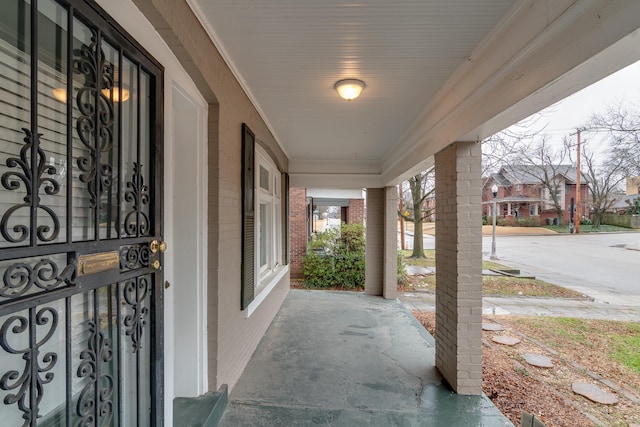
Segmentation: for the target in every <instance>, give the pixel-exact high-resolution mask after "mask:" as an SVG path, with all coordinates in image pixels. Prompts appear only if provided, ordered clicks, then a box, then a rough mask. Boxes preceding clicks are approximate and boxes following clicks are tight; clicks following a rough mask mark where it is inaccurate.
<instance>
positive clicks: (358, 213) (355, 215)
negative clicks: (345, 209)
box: [347, 199, 364, 224]
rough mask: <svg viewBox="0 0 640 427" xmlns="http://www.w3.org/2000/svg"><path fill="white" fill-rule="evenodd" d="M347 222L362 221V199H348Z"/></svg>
mask: <svg viewBox="0 0 640 427" xmlns="http://www.w3.org/2000/svg"><path fill="white" fill-rule="evenodd" d="M347 222H348V223H349V224H353V223H356V222H359V223H360V224H362V223H363V222H364V199H349V218H348V219H347Z"/></svg>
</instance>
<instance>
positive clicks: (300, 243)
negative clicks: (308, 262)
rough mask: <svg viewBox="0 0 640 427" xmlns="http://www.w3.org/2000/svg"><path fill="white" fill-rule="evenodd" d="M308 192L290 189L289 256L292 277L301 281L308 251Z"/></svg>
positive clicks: (302, 189) (300, 189) (301, 189)
mask: <svg viewBox="0 0 640 427" xmlns="http://www.w3.org/2000/svg"><path fill="white" fill-rule="evenodd" d="M306 200H307V190H306V189H304V188H291V189H289V203H290V204H289V256H290V257H291V258H290V260H291V263H290V268H291V277H294V278H297V279H301V278H303V277H304V275H303V274H302V268H303V260H304V255H305V252H306V250H307V202H306Z"/></svg>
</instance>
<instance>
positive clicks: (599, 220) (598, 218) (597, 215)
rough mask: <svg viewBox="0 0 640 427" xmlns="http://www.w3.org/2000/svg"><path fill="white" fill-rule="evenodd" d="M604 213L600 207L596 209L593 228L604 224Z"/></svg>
mask: <svg viewBox="0 0 640 427" xmlns="http://www.w3.org/2000/svg"><path fill="white" fill-rule="evenodd" d="M602 214H603V212H602V211H600V209H596V210H595V211H594V213H593V228H599V227H600V224H602Z"/></svg>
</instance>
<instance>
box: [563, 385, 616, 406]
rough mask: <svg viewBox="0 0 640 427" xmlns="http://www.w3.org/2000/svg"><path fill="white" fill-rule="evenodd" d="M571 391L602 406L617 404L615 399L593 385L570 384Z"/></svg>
mask: <svg viewBox="0 0 640 427" xmlns="http://www.w3.org/2000/svg"><path fill="white" fill-rule="evenodd" d="M571 389H572V390H573V392H574V393H576V394H579V395H581V396H584V397H586V398H587V399H589V400H591V401H592V402H596V403H602V404H603V405H615V404H616V403H618V398H617V397H615V396H614V395H613V394H610V393H607V392H606V391H604V390H602V389H601V388H600V387H597V386H595V385H593V384H589V383H573V384H571Z"/></svg>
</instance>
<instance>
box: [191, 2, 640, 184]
mask: <svg viewBox="0 0 640 427" xmlns="http://www.w3.org/2000/svg"><path fill="white" fill-rule="evenodd" d="M188 1H189V3H190V5H191V7H192V9H193V10H194V12H195V13H196V15H197V16H198V18H199V19H200V21H201V22H202V23H203V25H204V27H205V28H206V29H207V31H208V32H209V34H210V36H211V37H212V39H213V40H214V42H215V44H216V45H217V47H218V49H219V50H220V51H221V53H222V55H223V56H224V57H225V59H226V60H227V62H228V64H229V65H230V67H231V69H232V70H233V72H234V73H235V75H236V77H237V78H238V80H239V81H240V83H241V85H242V86H243V87H244V89H245V91H246V92H247V94H248V95H249V97H250V98H251V99H252V101H253V102H254V104H255V105H256V107H257V108H258V110H259V112H260V113H261V115H262V117H263V119H264V120H265V121H266V122H267V125H268V126H269V128H270V129H271V131H272V132H273V134H274V136H275V138H276V140H277V141H278V142H279V143H280V144H281V146H282V148H283V150H284V151H285V153H286V154H287V155H288V157H289V159H290V162H289V165H290V170H289V172H290V173H291V174H292V185H295V184H303V186H310V185H323V186H326V187H342V186H345V184H344V181H345V179H344V178H345V177H348V178H350V179H351V181H350V182H351V183H356V185H355V187H357V186H359V183H362V184H363V186H366V185H371V184H376V183H378V184H380V185H385V184H389V183H393V182H394V181H397V180H398V179H399V178H402V177H404V176H407V174H408V173H410V172H411V170H412V169H413V170H415V169H419V168H420V167H421V166H423V165H424V164H425V162H428V159H429V157H430V156H432V155H433V154H434V153H435V152H437V151H439V150H440V149H442V148H443V147H445V146H446V145H448V144H449V143H451V142H453V141H455V140H460V139H463V138H465V139H467V140H469V139H473V140H476V139H481V138H483V137H486V136H488V135H489V134H491V133H493V132H495V131H497V130H500V129H501V128H503V127H505V126H507V125H509V124H511V123H513V122H514V121H516V120H518V119H520V118H522V117H525V116H526V115H528V114H530V113H533V112H535V111H537V110H538V109H540V108H542V107H544V106H546V105H548V104H550V103H552V102H554V101H557V100H558V99H560V98H561V97H563V96H566V95H568V94H569V93H572V92H574V91H576V90H578V89H580V88H581V87H584V86H586V85H587V84H589V83H591V82H593V81H595V80H597V79H599V78H601V77H603V76H604V75H606V74H608V73H610V72H611V71H614V70H615V69H618V68H621V67H622V66H623V65H626V64H627V63H630V62H632V60H633V58H631V59H628V60H627V58H628V56H625V59H619V60H617V61H614V62H617V63H615V64H613V65H612V64H611V63H610V62H609V63H606V62H605V61H602V60H600V62H599V63H600V65H599V66H598V67H596V68H597V69H596V70H595V71H594V70H593V67H592V69H591V73H589V74H587V75H582V74H579V73H576V72H573V76H572V80H571V81H570V82H565V83H560V82H561V81H562V79H561V77H563V76H566V75H567V73H569V72H570V71H572V70H573V71H575V69H576V67H577V66H578V65H580V64H581V63H583V62H584V61H586V60H588V59H590V58H592V57H594V56H595V55H597V54H599V53H600V52H602V51H603V50H605V49H607V48H608V47H609V46H610V45H612V44H613V43H615V42H618V41H619V40H621V39H623V38H624V37H626V36H628V35H629V34H630V33H632V32H633V31H634V30H636V29H637V28H638V27H639V26H640V24H639V23H638V22H637V21H638V19H636V18H629V16H640V10H639V6H638V4H640V2H634V1H633V0H629V1H620V2H616V4H617V6H615V7H614V6H613V5H612V4H611V2H609V1H605V0H595V1H589V2H586V1H578V2H575V1H573V0H554V1H542V2H541V1H536V0H482V1H478V0H428V1H427V0H398V1H393V2H390V1H388V0H367V1H359V2H356V1H351V0H330V1H300V0H269V1H268V2H266V1H260V0H188ZM634 3H635V4H634ZM625 9H627V10H625ZM625 17H626V19H625ZM605 21H606V23H607V25H605ZM633 21H636V22H633ZM605 27H607V28H609V27H611V28H612V31H607V34H606V36H605V35H604V33H605ZM598 35H600V36H601V37H599V38H597V41H596V40H595V39H594V38H593V37H594V36H598ZM636 36H637V34H636ZM636 42H637V37H636ZM588 43H591V46H587V44H588ZM594 43H595V44H594ZM636 44H637V45H640V43H636ZM631 50H632V53H631V56H632V57H635V58H636V59H637V58H639V57H640V52H639V49H638V48H637V47H636V48H634V49H631ZM565 51H566V53H569V52H570V55H569V56H568V57H565V56H561V55H564V54H565ZM625 54H626V55H628V51H627V52H625ZM556 55H558V56H557V57H556ZM583 74H585V73H583ZM343 78H358V79H361V80H363V81H364V82H365V83H366V85H367V87H366V88H365V90H364V91H363V93H362V95H361V96H360V98H358V99H356V100H354V101H351V102H347V101H344V100H342V99H341V98H339V97H338V96H337V94H336V92H335V90H334V89H333V85H334V83H335V82H336V81H337V80H340V79H343ZM549 87H552V89H551V90H546V89H548V88H549ZM542 89H545V90H542ZM523 100H526V101H527V102H524V103H523V102H522V101H523ZM516 107H517V108H516ZM331 176H333V180H332V179H331V178H330V177H331ZM305 177H306V179H305ZM320 177H324V178H322V179H319V178H320ZM347 186H349V185H347Z"/></svg>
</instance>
